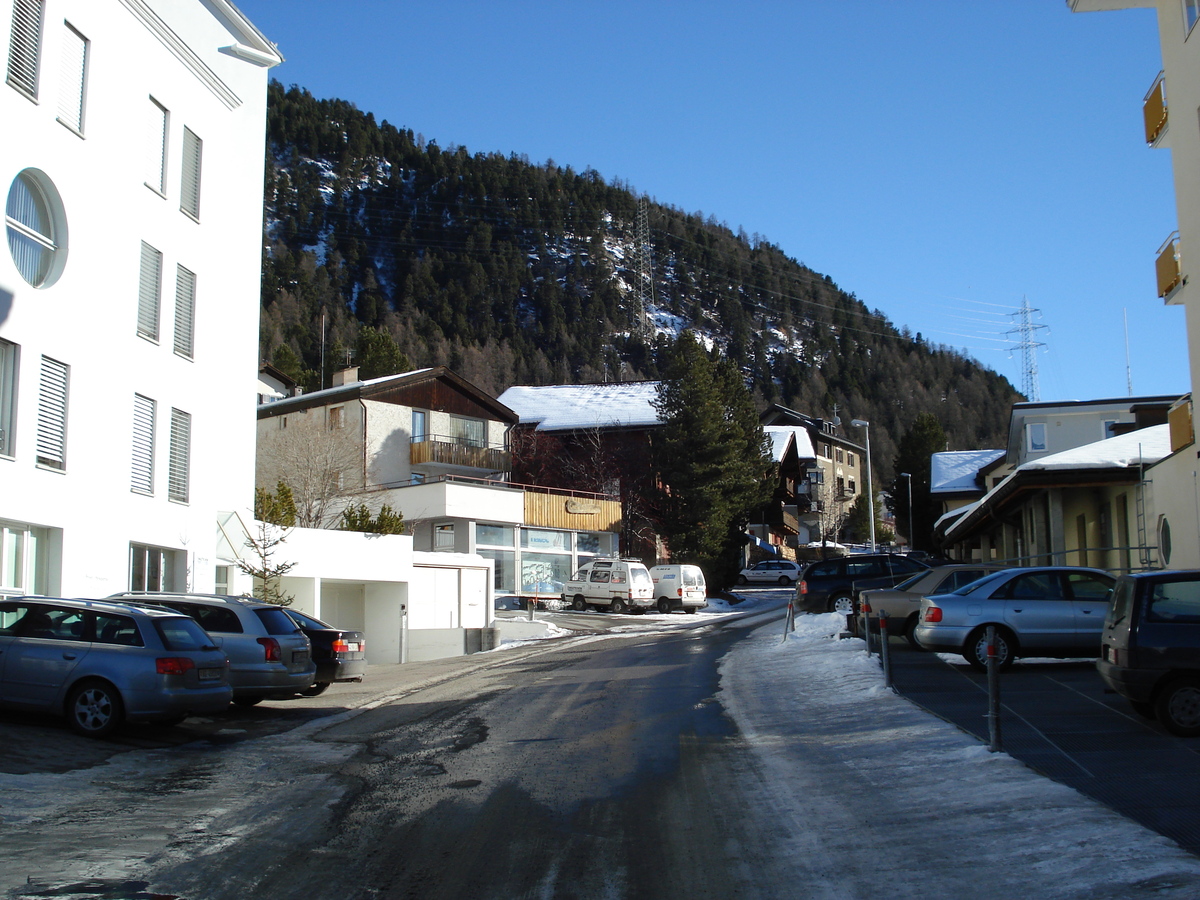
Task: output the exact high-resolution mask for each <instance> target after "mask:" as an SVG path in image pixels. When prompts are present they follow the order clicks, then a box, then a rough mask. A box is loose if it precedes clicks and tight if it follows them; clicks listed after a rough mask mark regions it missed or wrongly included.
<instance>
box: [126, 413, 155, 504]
mask: <svg viewBox="0 0 1200 900" xmlns="http://www.w3.org/2000/svg"><path fill="white" fill-rule="evenodd" d="M129 486H130V487H131V488H132V489H133V490H135V491H137V492H138V493H141V494H153V493H154V401H153V400H151V399H150V398H149V397H143V396H142V395H141V394H134V395H133V467H132V470H131V474H130V479H129Z"/></svg>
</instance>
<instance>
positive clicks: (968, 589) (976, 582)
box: [951, 572, 1008, 594]
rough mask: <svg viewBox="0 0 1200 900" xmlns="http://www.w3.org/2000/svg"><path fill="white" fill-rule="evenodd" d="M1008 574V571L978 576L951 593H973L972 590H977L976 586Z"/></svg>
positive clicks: (997, 579)
mask: <svg viewBox="0 0 1200 900" xmlns="http://www.w3.org/2000/svg"><path fill="white" fill-rule="evenodd" d="M1007 574H1008V573H1007V572H992V573H991V574H990V575H984V576H983V577H982V578H976V579H975V580H974V581H969V582H967V583H966V584H964V585H963V586H962V587H960V588H959V589H958V590H957V591H952V592H951V593H954V594H969V593H971V591H973V590H975V588H977V587H979V586H980V585H983V584H986V583H987V582H989V581H999V580H1000V579H1001V578H1004V577H1005V576H1006V575H1007Z"/></svg>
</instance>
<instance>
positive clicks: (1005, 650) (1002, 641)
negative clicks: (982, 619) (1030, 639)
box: [963, 627, 1017, 672]
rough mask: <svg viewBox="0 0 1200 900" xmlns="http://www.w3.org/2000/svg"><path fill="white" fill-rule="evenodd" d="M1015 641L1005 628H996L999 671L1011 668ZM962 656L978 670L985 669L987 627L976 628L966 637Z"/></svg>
mask: <svg viewBox="0 0 1200 900" xmlns="http://www.w3.org/2000/svg"><path fill="white" fill-rule="evenodd" d="M1016 653H1017V641H1016V638H1014V637H1013V636H1012V632H1011V631H1009V630H1008V629H1007V628H999V627H997V628H996V664H997V665H998V666H999V667H1000V671H1002V672H1003V671H1006V670H1007V669H1010V668H1012V664H1013V660H1014V659H1016ZM963 656H964V657H966V660H967V662H969V663H970V664H971V665H972V666H973V667H974V668H976V669H978V670H979V671H980V672H986V671H987V659H988V656H987V628H976V629H975V630H974V631H972V632H971V634H970V636H969V637H968V638H967V643H966V645H965V646H964V647H963Z"/></svg>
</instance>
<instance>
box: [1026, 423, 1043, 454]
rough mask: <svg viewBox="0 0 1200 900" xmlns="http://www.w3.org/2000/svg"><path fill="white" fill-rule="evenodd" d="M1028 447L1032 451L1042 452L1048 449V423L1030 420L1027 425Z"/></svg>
mask: <svg viewBox="0 0 1200 900" xmlns="http://www.w3.org/2000/svg"><path fill="white" fill-rule="evenodd" d="M1025 436H1026V439H1027V441H1028V443H1027V445H1026V446H1027V447H1028V449H1029V452H1030V453H1041V452H1042V451H1044V450H1045V449H1046V423H1045V422H1030V423H1029V424H1028V425H1026V426H1025Z"/></svg>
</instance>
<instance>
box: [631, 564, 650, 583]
mask: <svg viewBox="0 0 1200 900" xmlns="http://www.w3.org/2000/svg"><path fill="white" fill-rule="evenodd" d="M629 574H630V579H629V580H630V581H632V582H633V583H634V584H650V573H649V572H647V571H646V570H645V569H640V568H639V569H634V568H632V567H630V569H629Z"/></svg>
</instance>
